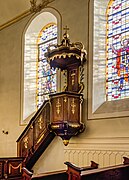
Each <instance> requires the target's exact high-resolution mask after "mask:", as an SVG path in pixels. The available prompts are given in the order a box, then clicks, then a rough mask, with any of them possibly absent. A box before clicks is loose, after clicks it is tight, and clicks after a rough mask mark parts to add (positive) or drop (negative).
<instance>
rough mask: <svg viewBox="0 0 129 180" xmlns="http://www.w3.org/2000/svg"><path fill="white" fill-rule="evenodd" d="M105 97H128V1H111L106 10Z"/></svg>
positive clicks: (116, 98) (109, 98)
mask: <svg viewBox="0 0 129 180" xmlns="http://www.w3.org/2000/svg"><path fill="white" fill-rule="evenodd" d="M106 40H107V42H106V43H107V44H106V45H107V63H106V97H107V100H108V101H112V100H119V99H124V98H128V97H129V0H112V1H110V3H109V6H108V9H107V38H106Z"/></svg>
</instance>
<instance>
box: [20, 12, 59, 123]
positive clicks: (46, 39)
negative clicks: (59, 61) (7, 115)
mask: <svg viewBox="0 0 129 180" xmlns="http://www.w3.org/2000/svg"><path fill="white" fill-rule="evenodd" d="M52 11H53V12H54V13H51V12H52ZM58 22H59V23H60V16H59V14H58V12H56V11H55V10H51V9H50V8H48V11H47V8H46V9H45V11H43V12H41V13H39V14H38V15H35V17H33V19H32V20H31V22H30V23H29V25H28V27H27V28H26V30H25V33H24V48H23V49H24V52H23V53H24V59H23V81H22V82H23V84H22V87H24V88H23V89H24V90H23V91H22V95H21V98H22V99H23V101H22V107H23V108H22V110H21V119H22V123H26V122H27V121H28V120H29V119H30V118H31V116H33V114H34V113H35V112H36V110H37V108H39V107H40V106H41V105H42V103H43V101H44V100H46V99H47V98H48V95H49V94H50V93H53V92H55V91H56V88H57V84H58V83H57V78H56V71H54V70H50V67H49V65H48V63H47V61H46V58H45V57H44V53H45V52H46V51H47V46H48V45H49V44H57V31H58V30H59V23H58ZM23 121H24V122H23Z"/></svg>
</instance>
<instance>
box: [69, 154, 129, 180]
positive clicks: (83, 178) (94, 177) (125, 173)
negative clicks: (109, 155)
mask: <svg viewBox="0 0 129 180" xmlns="http://www.w3.org/2000/svg"><path fill="white" fill-rule="evenodd" d="M67 173H68V175H69V177H68V180H129V159H128V158H126V157H124V162H123V164H120V165H116V166H109V167H105V168H98V169H90V170H84V171H80V172H79V173H78V171H77V170H76V169H75V168H74V173H73V174H72V175H71V174H70V172H69V168H68V171H67Z"/></svg>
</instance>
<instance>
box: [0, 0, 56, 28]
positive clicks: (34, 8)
mask: <svg viewBox="0 0 129 180" xmlns="http://www.w3.org/2000/svg"><path fill="white" fill-rule="evenodd" d="M53 1H55V0H42V3H41V4H39V5H37V4H36V2H37V0H30V3H31V8H30V9H29V10H27V11H25V12H24V13H22V14H20V15H18V16H16V17H15V18H13V19H11V20H9V21H7V22H6V23H4V24H2V25H0V31H1V30H3V29H4V28H6V27H8V26H11V25H12V24H14V23H16V22H18V21H20V20H21V19H23V18H25V17H27V16H29V15H30V14H34V13H37V12H40V11H41V10H42V9H44V8H45V7H47V5H48V4H50V3H51V2H53Z"/></svg>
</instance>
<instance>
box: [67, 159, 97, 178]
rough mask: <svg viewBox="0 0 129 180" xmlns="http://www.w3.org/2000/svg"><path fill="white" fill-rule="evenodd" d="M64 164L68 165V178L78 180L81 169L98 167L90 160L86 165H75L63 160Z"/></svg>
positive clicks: (86, 169)
mask: <svg viewBox="0 0 129 180" xmlns="http://www.w3.org/2000/svg"><path fill="white" fill-rule="evenodd" d="M64 164H66V165H67V167H68V170H67V174H68V180H78V179H79V178H80V175H81V173H82V172H83V171H88V170H92V169H96V168H98V164H97V163H95V162H94V161H91V165H90V166H86V167H77V166H76V165H74V164H72V163H70V162H65V163H64Z"/></svg>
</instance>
